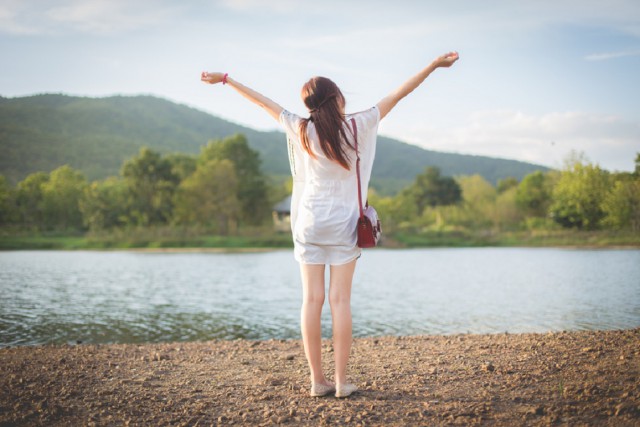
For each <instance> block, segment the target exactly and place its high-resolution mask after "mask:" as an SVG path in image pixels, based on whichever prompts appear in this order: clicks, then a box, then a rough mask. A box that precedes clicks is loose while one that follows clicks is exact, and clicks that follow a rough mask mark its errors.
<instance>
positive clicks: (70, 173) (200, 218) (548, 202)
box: [0, 134, 640, 235]
mask: <svg viewBox="0 0 640 427" xmlns="http://www.w3.org/2000/svg"><path fill="white" fill-rule="evenodd" d="M635 162H636V163H635V164H636V167H635V171H634V172H632V173H626V172H618V173H611V172H608V171H606V170H604V169H602V168H600V167H599V166H598V165H597V164H593V163H591V162H589V161H588V160H587V159H586V158H585V157H584V156H583V155H580V154H576V153H572V154H571V155H570V156H569V157H568V158H567V159H566V161H565V165H564V167H563V168H562V169H561V170H559V171H549V172H541V171H537V172H533V173H530V174H528V175H526V176H525V177H524V178H523V179H522V180H521V181H518V180H516V179H515V178H507V179H503V180H501V181H499V182H498V183H497V185H495V186H494V185H492V184H491V183H489V182H488V181H487V180H485V179H484V178H483V177H481V176H480V175H472V176H459V177H455V178H454V177H447V176H442V175H441V173H440V170H439V169H438V168H435V167H428V168H426V169H425V170H424V172H423V173H421V174H419V175H418V176H417V177H416V178H415V180H414V182H413V183H412V184H411V185H409V186H408V187H406V188H404V189H403V190H402V191H400V192H399V193H398V194H396V195H395V196H391V197H381V196H379V195H377V194H376V193H375V191H374V190H370V192H369V201H370V202H371V204H372V205H373V206H375V207H376V209H377V210H378V213H379V214H380V217H381V218H382V221H383V224H384V228H385V233H387V234H388V235H393V234H394V233H398V232H399V233H412V234H420V233H429V232H455V231H475V230H498V231H505V230H506V231H508V230H535V229H557V228H575V229H580V230H597V229H616V230H620V229H622V230H630V231H633V232H640V154H638V155H637V156H636V159H635ZM290 188H291V187H290V182H289V183H288V184H285V185H282V184H276V183H270V182H269V180H268V177H266V176H265V175H264V174H263V173H262V171H261V168H260V156H259V153H257V152H256V151H254V150H252V149H251V148H250V147H249V144H248V142H247V139H246V138H245V137H244V136H243V135H240V134H238V135H234V136H231V137H228V138H224V139H219V140H215V141H211V142H209V144H207V145H206V146H204V147H203V148H202V149H201V152H200V153H199V154H198V155H186V154H169V155H165V156H162V155H160V154H159V153H158V152H155V151H152V150H150V149H148V148H143V149H141V151H140V152H139V153H138V154H137V155H136V156H134V157H133V158H130V159H128V160H126V161H125V162H124V164H123V165H122V167H121V169H120V173H119V175H118V176H114V177H110V178H107V179H103V180H98V181H93V182H88V181H87V179H86V178H85V176H84V175H83V174H82V173H81V172H80V171H78V170H75V169H73V168H71V167H70V166H62V167H59V168H57V169H55V170H53V171H52V172H50V173H46V172H37V173H33V174H31V175H29V176H27V177H26V178H25V179H24V180H22V181H20V182H19V183H18V184H17V185H16V186H15V187H12V186H10V185H9V184H8V181H7V180H6V179H5V178H4V177H3V176H2V175H0V225H2V227H3V229H5V230H15V231H18V232H49V231H56V232H85V231H92V232H100V231H109V230H113V229H120V230H126V229H129V228H131V227H136V228H138V227H142V228H144V227H153V226H169V227H176V228H177V227H192V226H197V227H200V229H203V230H205V231H206V232H208V233H211V234H218V235H229V234H235V233H237V232H238V230H239V229H240V228H242V227H252V226H260V225H264V224H267V223H268V221H269V220H270V218H271V206H272V205H273V204H275V203H276V202H278V201H280V200H281V199H282V198H284V197H285V196H286V195H287V191H290ZM354 200H355V195H354Z"/></svg>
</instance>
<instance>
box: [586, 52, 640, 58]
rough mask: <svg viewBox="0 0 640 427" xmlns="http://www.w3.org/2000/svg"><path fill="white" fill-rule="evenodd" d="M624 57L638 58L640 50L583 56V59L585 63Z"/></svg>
mask: <svg viewBox="0 0 640 427" xmlns="http://www.w3.org/2000/svg"><path fill="white" fill-rule="evenodd" d="M625 56H640V50H628V51H620V52H605V53H594V54H591V55H587V56H585V57H584V59H586V60H587V61H606V60H607V59H615V58H623V57H625Z"/></svg>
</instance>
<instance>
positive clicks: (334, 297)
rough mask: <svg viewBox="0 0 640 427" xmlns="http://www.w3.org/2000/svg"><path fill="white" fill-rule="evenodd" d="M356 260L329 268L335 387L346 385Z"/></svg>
mask: <svg viewBox="0 0 640 427" xmlns="http://www.w3.org/2000/svg"><path fill="white" fill-rule="evenodd" d="M355 268H356V260H353V261H352V262H350V263H348V264H344V265H332V266H331V280H330V285H329V303H330V304H331V319H332V321H333V353H334V357H335V364H336V386H338V385H343V384H346V383H347V363H348V362H349V353H350V352H351V341H352V339H353V338H352V335H351V282H352V281H353V272H354V270H355Z"/></svg>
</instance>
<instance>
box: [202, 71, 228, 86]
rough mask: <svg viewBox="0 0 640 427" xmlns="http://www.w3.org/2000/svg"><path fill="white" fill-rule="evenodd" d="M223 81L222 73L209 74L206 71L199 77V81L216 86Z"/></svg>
mask: <svg viewBox="0 0 640 427" xmlns="http://www.w3.org/2000/svg"><path fill="white" fill-rule="evenodd" d="M223 79H224V73H209V72H207V71H203V72H202V74H201V75H200V80H201V81H203V82H205V83H209V84H212V85H213V84H216V83H220V82H221V81H222V80H223Z"/></svg>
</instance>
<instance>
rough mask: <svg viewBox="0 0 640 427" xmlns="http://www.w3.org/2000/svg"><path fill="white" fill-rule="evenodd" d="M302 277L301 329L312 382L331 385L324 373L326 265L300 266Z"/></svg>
mask: <svg viewBox="0 0 640 427" xmlns="http://www.w3.org/2000/svg"><path fill="white" fill-rule="evenodd" d="M300 273H301V276H302V310H301V312H300V329H301V330H302V341H303V343H304V352H305V354H306V356H307V362H308V363H309V370H310V371H311V381H312V382H314V383H321V384H329V382H328V381H327V379H326V378H325V376H324V373H323V372H322V326H321V324H320V317H321V315H322V305H323V304H324V265H318V264H300Z"/></svg>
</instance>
